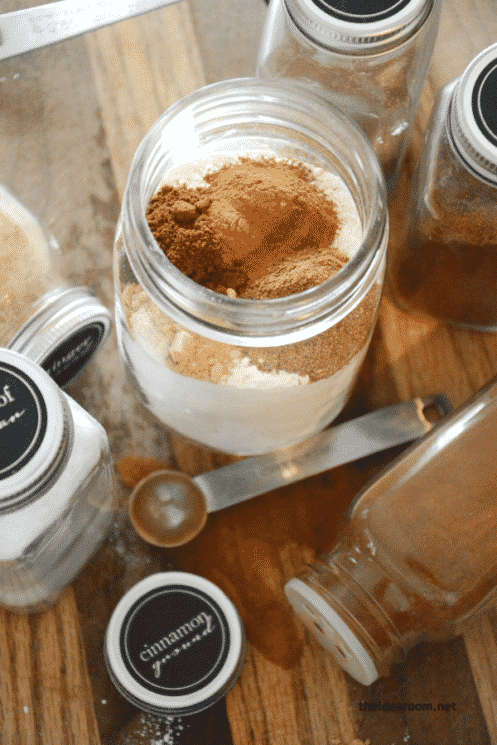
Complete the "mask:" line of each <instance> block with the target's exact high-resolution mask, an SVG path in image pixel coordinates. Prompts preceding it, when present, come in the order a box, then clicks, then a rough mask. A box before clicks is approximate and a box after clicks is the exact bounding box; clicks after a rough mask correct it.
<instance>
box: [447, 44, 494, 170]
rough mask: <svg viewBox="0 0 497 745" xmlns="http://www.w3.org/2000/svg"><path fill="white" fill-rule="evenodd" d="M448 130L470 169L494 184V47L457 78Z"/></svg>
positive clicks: (477, 58) (484, 52)
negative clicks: (449, 129)
mask: <svg viewBox="0 0 497 745" xmlns="http://www.w3.org/2000/svg"><path fill="white" fill-rule="evenodd" d="M450 128H451V133H452V137H453V142H454V145H455V146H456V148H457V150H458V151H459V153H460V155H461V156H462V158H463V159H464V160H465V161H466V163H467V164H468V165H469V166H470V168H472V169H473V170H474V171H476V172H477V173H478V174H479V175H480V176H482V177H483V178H484V179H486V180H488V181H490V182H491V183H493V184H497V44H492V46H490V47H487V48H486V49H484V50H483V52H481V53H480V54H479V55H477V57H475V59H474V60H473V61H472V62H471V63H470V64H469V65H468V67H467V68H466V70H465V71H464V73H463V74H462V75H461V77H460V78H459V81H458V84H457V86H456V88H455V90H454V94H453V97H452V103H451V111H450Z"/></svg>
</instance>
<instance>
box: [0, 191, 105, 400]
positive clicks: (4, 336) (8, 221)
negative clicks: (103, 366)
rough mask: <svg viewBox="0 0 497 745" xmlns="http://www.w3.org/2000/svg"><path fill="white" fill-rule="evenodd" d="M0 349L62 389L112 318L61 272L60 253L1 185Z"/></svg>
mask: <svg viewBox="0 0 497 745" xmlns="http://www.w3.org/2000/svg"><path fill="white" fill-rule="evenodd" d="M0 267H1V270H2V271H1V277H0V346H4V347H9V349H13V350H15V351H16V352H20V353H22V354H25V355H26V356H27V357H29V358H30V359H32V360H34V361H35V362H37V363H38V364H40V365H41V366H42V367H43V368H44V369H45V370H47V372H48V373H49V375H50V376H51V377H52V378H53V379H54V380H55V381H56V382H57V384H58V385H60V386H61V387H64V386H65V385H67V384H68V383H69V382H70V381H71V380H72V379H73V378H74V377H75V375H76V374H77V373H78V372H80V370H82V368H83V367H84V365H85V364H86V363H87V362H88V361H89V360H90V359H91V357H92V356H93V354H94V353H95V352H96V350H97V349H98V348H99V347H100V345H101V344H103V343H104V342H105V340H106V339H107V337H108V336H109V333H110V330H111V328H112V314H111V312H110V311H109V309H108V308H106V307H105V305H103V304H102V303H101V302H100V301H99V300H98V299H97V297H96V296H95V294H94V293H93V292H92V291H91V290H90V289H89V288H88V287H73V286H71V285H70V284H68V283H67V282H66V281H64V280H63V279H62V277H61V274H60V251H59V247H58V245H57V242H56V240H55V238H54V237H53V236H52V235H50V234H48V233H47V232H46V231H45V230H44V228H43V227H42V226H41V225H40V223H39V222H38V220H37V219H36V218H35V216H34V215H32V214H31V212H30V211H29V210H28V209H27V208H26V207H25V206H24V205H23V204H21V203H20V202H19V201H18V200H17V199H16V197H14V195H13V194H11V193H10V192H9V191H8V189H6V188H5V186H3V185H0Z"/></svg>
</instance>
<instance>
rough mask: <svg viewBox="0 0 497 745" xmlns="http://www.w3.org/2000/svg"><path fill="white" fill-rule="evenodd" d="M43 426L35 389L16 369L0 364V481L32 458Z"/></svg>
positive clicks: (43, 406)
mask: <svg viewBox="0 0 497 745" xmlns="http://www.w3.org/2000/svg"><path fill="white" fill-rule="evenodd" d="M47 423H48V419H47V407H46V404H45V400H44V398H43V396H42V394H41V391H40V389H39V388H38V386H37V385H36V384H35V383H34V382H33V381H32V380H31V378H30V377H29V376H28V375H26V373H24V372H22V371H21V370H18V368H17V367H14V366H13V365H9V364H8V363H6V362H0V479H6V478H8V477H9V476H12V475H13V474H15V473H18V472H19V471H20V470H21V468H23V467H24V466H25V465H26V463H28V462H29V461H30V460H31V459H32V458H33V457H34V456H35V454H36V453H37V452H38V450H39V449H40V446H41V444H42V442H43V438H44V437H45V433H46V431H47Z"/></svg>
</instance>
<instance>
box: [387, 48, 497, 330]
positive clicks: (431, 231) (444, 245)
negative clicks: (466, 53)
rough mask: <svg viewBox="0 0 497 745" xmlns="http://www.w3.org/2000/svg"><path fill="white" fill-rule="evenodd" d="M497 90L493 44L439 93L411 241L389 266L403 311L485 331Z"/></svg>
mask: <svg viewBox="0 0 497 745" xmlns="http://www.w3.org/2000/svg"><path fill="white" fill-rule="evenodd" d="M496 87H497V44H494V45H492V46H491V47H488V48H487V49H485V50H483V52H481V53H480V54H479V55H478V56H477V57H476V58H475V59H474V60H473V61H472V62H471V64H470V65H469V66H468V67H467V68H466V70H465V71H464V73H463V74H462V75H461V76H460V77H459V78H457V79H456V80H454V81H452V82H451V83H449V84H448V85H447V86H445V87H444V88H443V89H442V91H441V92H440V95H439V98H438V101H437V103H436V104H435V108H434V110H433V114H432V118H431V122H430V124H429V129H428V134H427V138H426V143H425V149H424V153H423V155H422V158H421V162H420V167H419V171H418V175H417V178H416V182H415V187H414V194H413V203H412V207H411V209H410V224H409V229H408V234H407V238H406V240H405V241H403V242H402V243H400V244H399V245H398V246H396V247H395V250H392V251H391V253H390V255H389V263H388V280H389V292H390V294H391V295H392V298H393V299H394V300H395V301H396V302H397V304H398V305H399V306H400V307H401V308H402V309H404V310H407V311H409V312H412V313H415V314H417V315H424V316H431V317H434V318H437V319H439V320H441V321H444V322H446V323H449V324H451V325H453V326H459V327H469V328H473V329H477V330H481V331H496V330H497V291H496V284H497V106H496V94H495V91H496ZM392 248H393V247H392Z"/></svg>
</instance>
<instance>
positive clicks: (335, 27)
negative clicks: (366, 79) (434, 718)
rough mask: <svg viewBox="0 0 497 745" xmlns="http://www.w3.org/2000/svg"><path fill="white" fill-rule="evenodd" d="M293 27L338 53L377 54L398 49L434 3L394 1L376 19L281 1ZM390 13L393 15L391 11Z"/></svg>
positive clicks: (315, 3)
mask: <svg viewBox="0 0 497 745" xmlns="http://www.w3.org/2000/svg"><path fill="white" fill-rule="evenodd" d="M283 2H284V4H285V5H286V6H287V10H288V13H289V14H290V16H291V18H292V20H293V21H294V23H295V24H296V25H297V27H298V28H299V29H300V30H301V31H302V33H305V34H306V35H307V36H309V38H312V39H313V40H315V41H316V42H317V43H320V44H324V45H325V46H326V47H328V48H329V49H330V50H332V51H334V52H337V53H342V54H361V55H362V54H374V53H376V54H378V53H382V52H385V51H390V50H391V49H392V48H395V47H397V46H400V45H401V44H403V43H404V42H406V40H407V39H409V38H410V37H411V36H412V35H414V34H415V33H416V32H417V31H418V30H419V29H420V28H421V26H422V25H423V24H424V23H425V21H426V20H427V19H428V17H429V16H430V14H431V13H432V12H433V10H434V8H435V5H436V3H437V2H438V0H403V1H402V0H398V1H397V2H396V3H394V6H393V7H392V8H391V9H386V10H385V11H384V12H383V13H380V12H379V10H377V9H376V8H375V11H377V12H376V16H377V19H376V20H373V21H371V20H368V19H365V18H361V16H360V14H356V15H357V19H358V20H354V15H353V14H350V13H347V12H346V11H342V10H339V9H338V8H336V9H335V12H333V11H331V10H330V7H329V3H327V2H326V1H324V2H323V0H283ZM392 11H393V12H392Z"/></svg>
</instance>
